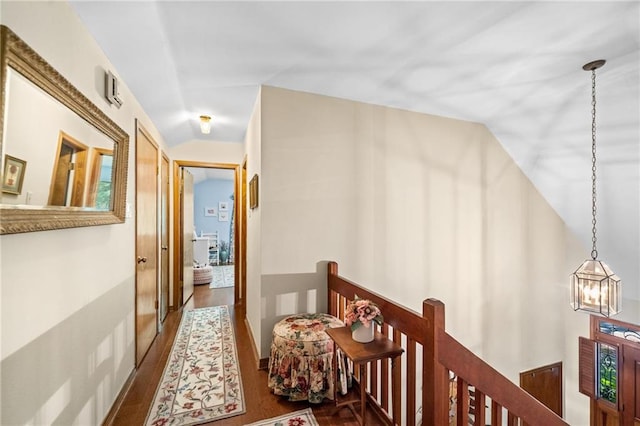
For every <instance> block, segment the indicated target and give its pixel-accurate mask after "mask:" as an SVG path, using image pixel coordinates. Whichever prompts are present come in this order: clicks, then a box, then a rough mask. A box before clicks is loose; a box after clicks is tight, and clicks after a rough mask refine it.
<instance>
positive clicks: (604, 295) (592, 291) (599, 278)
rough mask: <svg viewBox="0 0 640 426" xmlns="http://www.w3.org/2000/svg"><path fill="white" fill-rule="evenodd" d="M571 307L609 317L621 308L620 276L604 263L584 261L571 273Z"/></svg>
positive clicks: (590, 260) (592, 260)
mask: <svg viewBox="0 0 640 426" xmlns="http://www.w3.org/2000/svg"><path fill="white" fill-rule="evenodd" d="M571 307H572V308H573V310H574V311H577V310H582V311H588V312H593V313H595V314H600V315H604V316H605V317H609V316H611V315H616V314H617V313H619V312H620V311H621V310H622V292H621V290H620V278H618V276H617V275H616V274H614V273H613V271H612V270H611V268H609V266H607V264H606V263H604V262H601V261H599V260H595V259H589V260H585V262H584V263H583V264H582V265H581V266H580V267H579V268H578V269H577V270H576V271H575V272H574V273H573V274H572V275H571Z"/></svg>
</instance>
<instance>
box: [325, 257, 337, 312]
mask: <svg viewBox="0 0 640 426" xmlns="http://www.w3.org/2000/svg"><path fill="white" fill-rule="evenodd" d="M336 275H338V264H337V263H336V262H333V261H330V262H329V263H328V264H327V309H328V310H329V314H331V315H334V316H336V317H337V316H338V303H337V300H336V295H335V294H334V293H333V291H332V290H331V283H332V281H333V277H335V276H336Z"/></svg>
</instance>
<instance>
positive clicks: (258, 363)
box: [244, 317, 262, 370]
mask: <svg viewBox="0 0 640 426" xmlns="http://www.w3.org/2000/svg"><path fill="white" fill-rule="evenodd" d="M244 325H245V326H246V327H247V332H248V333H249V342H250V343H251V351H252V352H253V359H254V361H255V363H256V367H257V368H258V370H260V369H262V367H261V361H262V360H261V359H260V354H259V353H258V347H257V346H256V340H255V339H254V338H253V332H252V331H251V324H249V321H248V320H247V317H245V318H244Z"/></svg>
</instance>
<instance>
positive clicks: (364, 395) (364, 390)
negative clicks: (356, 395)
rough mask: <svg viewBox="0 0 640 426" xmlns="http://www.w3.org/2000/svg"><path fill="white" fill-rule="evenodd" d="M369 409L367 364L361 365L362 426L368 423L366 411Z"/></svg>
mask: <svg viewBox="0 0 640 426" xmlns="http://www.w3.org/2000/svg"><path fill="white" fill-rule="evenodd" d="M366 408H367V364H366V363H363V364H360V417H362V426H364V425H365V424H366V422H367V420H366V415H365V411H366Z"/></svg>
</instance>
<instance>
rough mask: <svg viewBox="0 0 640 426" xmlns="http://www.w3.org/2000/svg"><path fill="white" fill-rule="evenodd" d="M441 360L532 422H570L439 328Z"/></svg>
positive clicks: (513, 412)
mask: <svg viewBox="0 0 640 426" xmlns="http://www.w3.org/2000/svg"><path fill="white" fill-rule="evenodd" d="M436 339H437V341H438V347H439V351H438V361H439V362H440V363H441V364H442V365H444V366H445V367H446V368H448V369H449V370H450V371H453V372H455V374H456V375H457V376H458V377H459V378H463V379H464V380H465V382H467V383H469V384H472V385H473V386H474V387H475V388H476V390H481V391H482V393H483V394H484V395H486V396H489V397H491V400H492V401H495V402H496V403H498V404H499V405H500V406H502V407H504V408H506V409H507V410H508V411H509V413H511V414H513V415H515V416H516V417H518V418H520V419H521V420H522V421H524V422H526V423H528V424H529V425H545V426H556V425H557V426H560V425H568V423H566V422H565V421H564V420H562V418H561V417H559V416H558V415H557V414H556V413H554V412H553V411H551V410H549V409H548V408H547V407H546V406H545V405H544V404H542V403H541V402H540V401H538V400H537V399H535V398H534V397H532V396H531V395H530V394H529V393H527V392H526V391H524V390H523V389H522V388H520V387H519V386H516V385H515V384H514V383H513V382H511V381H510V380H509V379H507V378H506V377H504V376H503V375H502V374H500V373H499V372H498V371H496V370H495V369H494V368H493V367H491V366H490V365H489V364H487V363H486V362H484V361H483V360H482V359H480V358H479V357H478V356H476V355H475V354H473V353H472V352H471V351H470V350H469V349H467V348H466V347H464V346H463V345H462V344H461V343H460V342H458V341H457V340H456V339H454V338H453V337H451V336H450V335H449V334H447V333H446V332H445V331H444V330H438V331H437V336H436Z"/></svg>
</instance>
